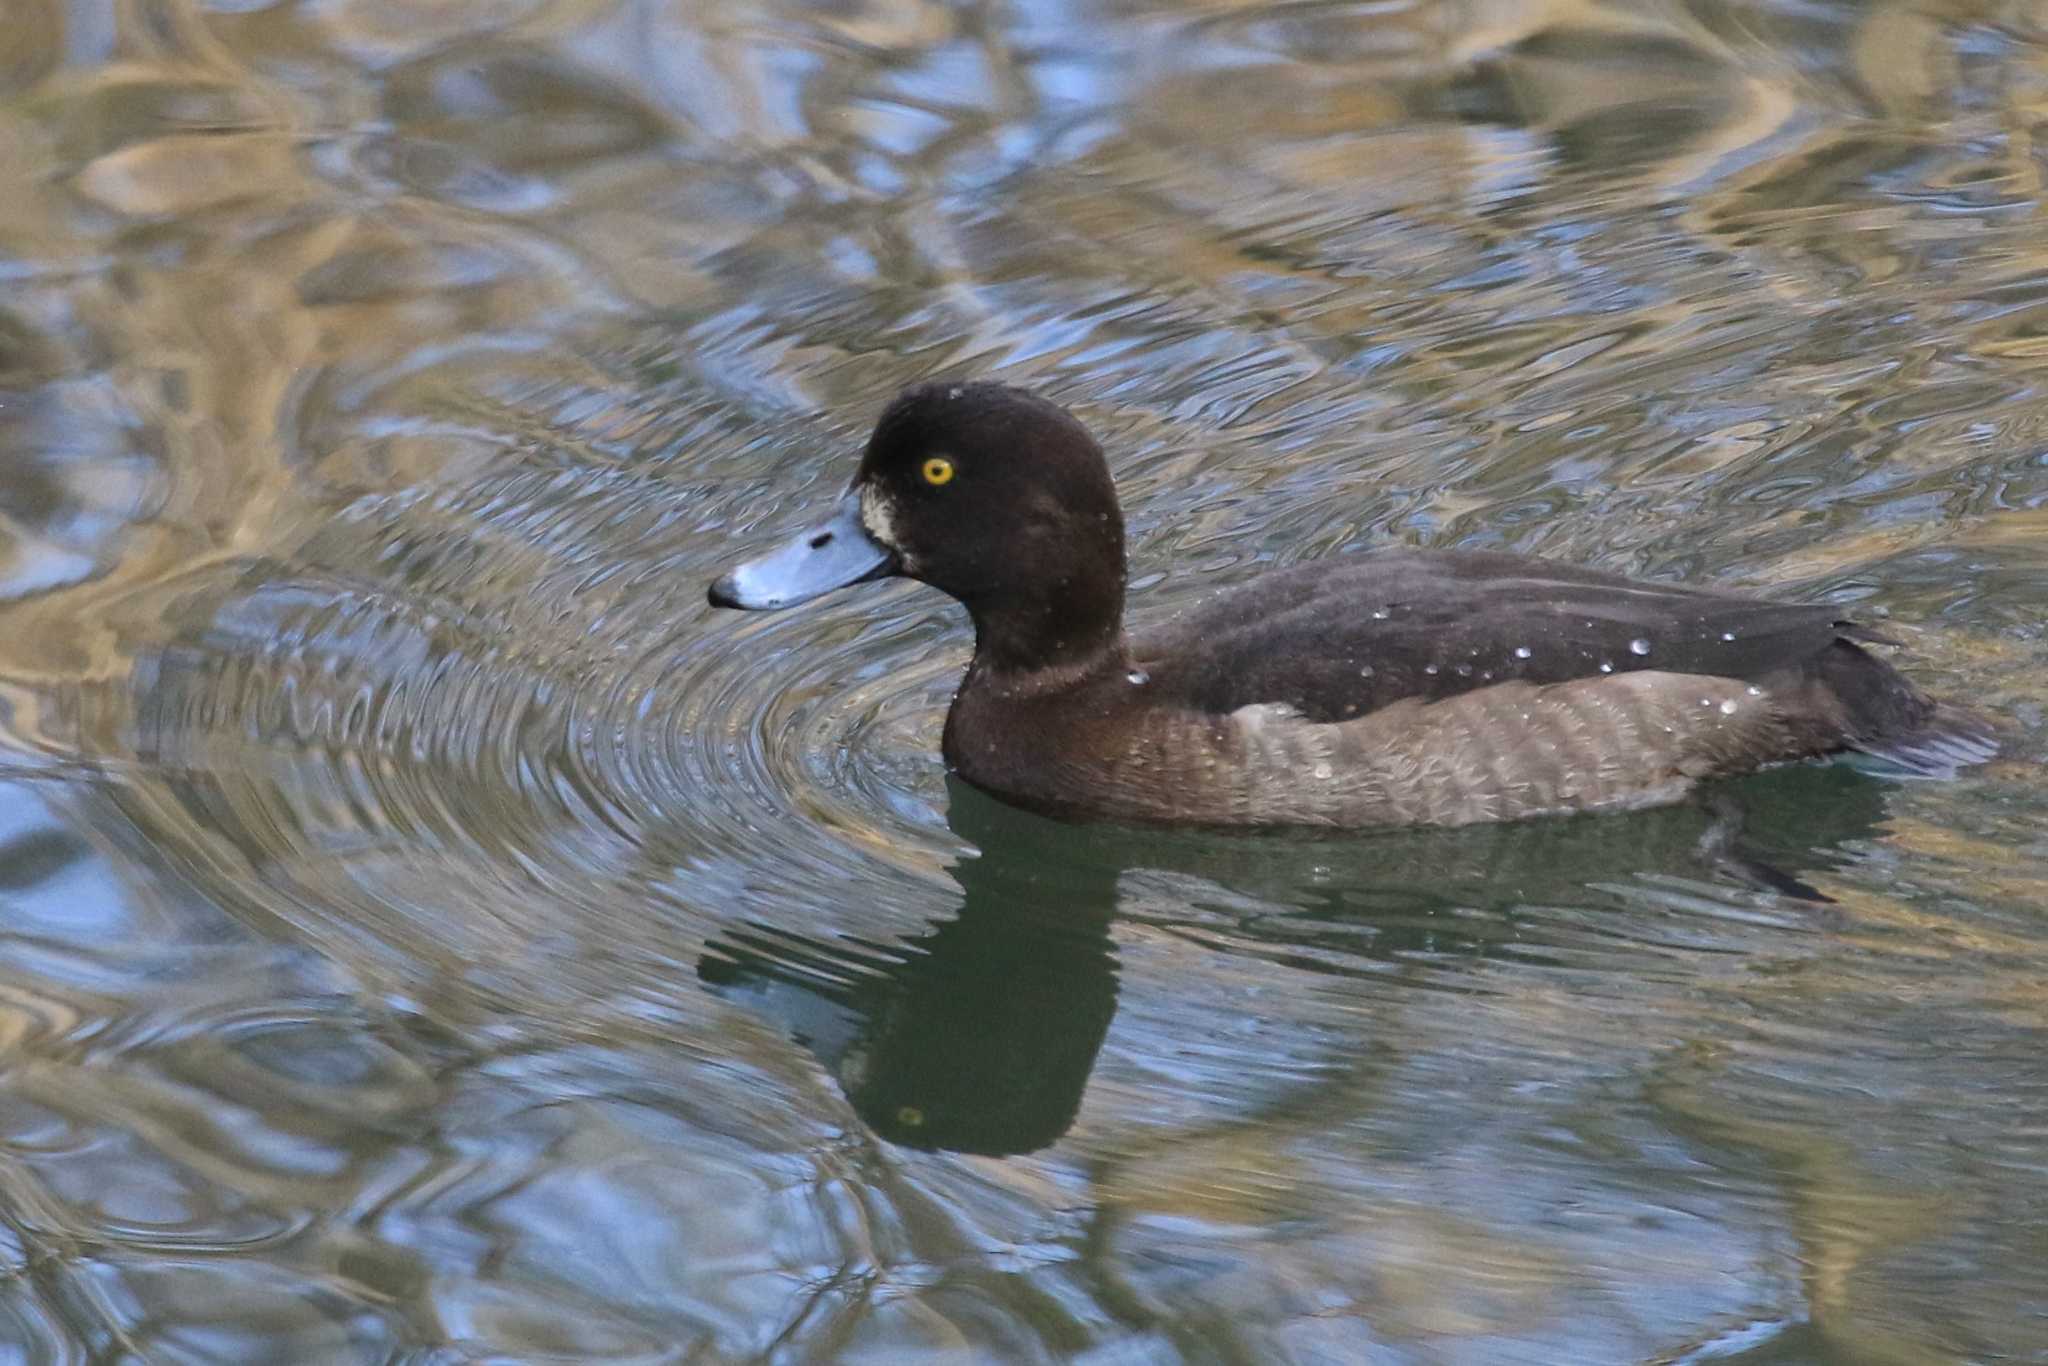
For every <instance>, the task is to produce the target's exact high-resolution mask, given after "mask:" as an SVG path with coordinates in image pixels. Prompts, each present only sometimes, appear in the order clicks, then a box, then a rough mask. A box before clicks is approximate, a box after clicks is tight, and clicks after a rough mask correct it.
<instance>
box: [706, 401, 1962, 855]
mask: <svg viewBox="0 0 2048 1366" xmlns="http://www.w3.org/2000/svg"><path fill="white" fill-rule="evenodd" d="M890 575H903V576H906V577H909V578H913V579H917V580H919V581H921V582H924V583H928V584H930V585H931V586H933V587H934V588H937V589H939V590H940V591H942V592H945V593H947V594H950V595H951V596H952V597H954V598H956V599H958V600H959V602H960V603H961V604H962V605H963V606H965V607H966V608H967V611H968V614H969V615H970V616H971V617H972V618H973V620H974V658H973V661H972V662H971V663H970V664H969V665H968V668H967V676H966V678H965V680H964V681H963V682H962V684H961V686H960V691H959V693H958V694H957V695H956V696H955V698H954V700H953V706H952V710H951V711H950V712H949V713H948V715H947V717H946V730H945V742H944V745H945V755H946V759H947V761H948V762H949V763H950V764H951V765H952V766H953V767H954V768H955V769H956V770H957V771H958V772H959V774H960V775H961V776H962V777H963V778H965V779H967V780H968V781H969V782H971V783H973V784H975V785H976V786H978V787H981V788H983V789H985V790H987V791H989V792H991V793H994V794H995V795H997V796H999V797H1002V798H1005V799H1007V800H1009V801H1012V802H1015V803H1017V804H1020V805H1023V806H1027V807H1030V808H1033V809H1035V810H1040V811H1045V812H1049V813H1052V814H1055V815H1064V816H1069V817H1076V818H1101V819H1110V820H1124V821H1141V822H1165V823H1173V824H1204V825H1342V826H1371V825H1419V824H1437V825H1460V824H1465V823H1468V822H1473V821H1488V820H1511V819H1516V818H1520V817H1525V816H1537V815H1551V814H1559V813H1564V812H1573V811H1599V810H1617V809H1627V808H1636V807H1645V806H1654V805H1658V804H1661V803H1664V802H1670V801H1674V800H1677V799H1678V798H1679V797H1681V796H1683V795H1684V794H1685V793H1686V792H1688V791H1689V790H1691V788H1692V787H1693V786H1694V785H1695V784H1697V783H1698V782H1700V781H1701V780H1702V779H1706V778H1712V777H1716V776H1721V775H1726V774H1734V773H1743V772H1748V771H1750V770H1752V769H1755V768H1758V767H1761V766H1763V765H1766V764H1772V763H1778V762H1782V761H1786V760H1794V759H1803V758H1808V757H1813V756H1818V755H1825V754H1832V753H1837V752H1840V751H1844V750H1855V751H1861V752H1864V753H1867V754H1872V755H1876V756H1880V757H1881V758H1883V759H1886V760H1888V761H1890V762H1891V763H1892V764H1894V765H1897V766H1900V767H1903V768H1905V769H1907V770H1910V771H1914V772H1920V773H1945V772H1951V771H1953V770H1954V768H1955V767H1956V766H1958V765H1961V764H1967V763H1975V762H1980V761H1982V760H1983V759H1986V758H1988V757H1990V755H1991V754H1992V753H1994V752H1995V748H1996V747H1995V744H1994V743H1993V740H1992V734H1991V731H1990V729H1989V728H1988V727H1987V726H1986V725H1985V724H1984V723H1983V722H1982V721H1981V720H1979V719H1978V718H1976V717H1974V716H1972V715H1970V714H1969V713H1967V712H1965V711H1963V710H1961V709H1959V708H1955V707H1952V706H1949V705H1947V704H1944V703H1940V702H1936V701H1935V700H1933V699H1931V698H1929V697H1928V696H1927V695H1926V694H1925V693H1923V692H1921V691H1920V690H1919V689H1918V688H1916V687H1914V686H1913V685H1912V684H1911V683H1909V682H1908V681H1907V680H1906V679H1905V678H1904V677H1902V676H1901V675H1900V674H1899V673H1898V671H1897V670H1895V669H1893V668H1892V667H1891V666H1890V665H1889V664H1887V663H1885V662H1884V661H1882V660H1880V659H1878V658H1876V657H1875V656H1873V655H1872V654H1871V653H1870V652H1869V651H1867V650H1866V649H1864V645H1866V644H1869V643H1872V642H1880V643H1887V644H1889V643H1891V642H1887V641H1884V640H1883V637H1881V636H1878V635H1876V634H1875V633H1873V632H1871V631H1869V630H1867V629H1866V628H1863V627H1860V626H1857V625H1856V624H1854V623H1853V622H1849V621H1845V620H1843V619H1842V617H1841V615H1840V614H1839V612H1838V611H1837V609H1835V608H1833V607H1830V606H1827V605H1825V604H1818V605H1802V604H1790V603H1777V602H1767V601H1763V600H1759V599H1756V598H1748V597H1740V596H1736V595H1734V594H1728V593H1719V592H1714V591H1711V590H1704V589H1695V588H1684V587H1675V586H1671V585H1667V584H1655V583H1641V582H1637V581H1634V580H1631V579H1626V578H1623V577H1621V576H1620V575H1617V574H1608V573H1602V572H1600V571H1598V570H1591V569H1580V568H1577V567H1574V566H1571V565H1565V564H1558V563H1554V562H1550V561H1545V560H1538V559H1529V558H1524V557H1520V556H1514V555H1502V554H1469V553H1455V552H1442V551H1422V550H1405V549H1390V550H1378V551H1369V552H1364V553H1360V554H1355V555H1345V556H1341V557H1338V558H1335V559H1329V560H1322V561H1317V562H1314V563H1310V564H1304V565H1299V566H1296V567H1295V568H1292V569H1286V570H1281V571H1278V572H1275V573H1269V574H1265V575H1263V576H1261V577H1259V578H1256V579H1254V580H1252V581H1251V582H1250V583H1248V584H1245V585H1243V586H1242V587H1239V588H1235V589H1231V590H1228V591H1225V592H1223V593H1221V594H1219V595H1217V596H1215V597H1214V598H1211V599H1210V600H1208V601H1206V602H1203V603H1201V604H1199V605H1197V606H1196V607H1194V608H1192V609H1191V610H1189V611H1188V612H1186V613H1184V614H1182V615H1181V616H1179V617H1178V618H1175V619H1173V620H1171V621H1168V622H1166V623H1164V624H1163V625H1160V626H1158V627H1156V628H1152V629H1149V630H1146V631H1143V632H1141V633H1139V634H1137V635H1135V636H1131V635H1126V634H1125V631H1124V619H1123V613H1124V580H1125V567H1124V525H1123V515H1122V513H1121V511H1120V510H1119V508H1118V506H1117V498H1116V488H1115V485H1114V484H1113V483H1112V482H1111V480H1110V474H1109V466H1108V464H1107V463H1106V462H1105V461H1104V459H1103V455H1102V451H1101V448H1100V447H1099V446H1097V445H1096V443H1095V440H1094V438H1092V437H1091V436H1090V435H1089V434H1088V431H1087V429H1086V428H1084V427H1083V426H1082V425H1081V424H1080V423H1079V422H1078V421H1076V420H1075V419H1074V417H1073V416H1072V415H1071V414H1069V413H1068V412H1066V411H1065V410H1064V409H1062V408H1060V407H1059V406H1057V405H1056V404H1053V403H1050V402H1047V401H1046V400H1044V399H1041V398H1038V397H1036V396H1035V395H1032V394H1029V393H1025V392H1023V391H1021V390H1018V389H1013V388H1010V387H1007V386H1004V385H1000V384H988V383H977V384H949V383H935V384H925V385H920V386H917V387H914V388H912V389H909V390H906V391H905V392H904V393H903V394H902V395H900V396H899V397H898V398H897V399H896V400H895V401H894V402H892V403H891V404H890V405H889V407H888V408H887V410H885V411H884V412H883V414H882V417H881V420H880V421H879V422H878V423H877V424H876V426H875V431H874V435H873V436H872V437H871V438H870V439H869V441H868V446H867V452H866V454H865V456H864V457H863V459H862V460H861V464H860V469H859V471H858V472H857V473H856V474H855V475H854V479H853V483H852V485H851V487H849V488H848V490H847V492H846V494H845V496H844V497H842V498H841V499H840V502H839V506H838V509H837V512H836V513H835V515H834V516H833V517H832V519H831V520H830V521H828V522H826V523H825V524H824V525H823V526H820V527H817V528H815V529H813V530H811V531H807V532H805V533H804V534H803V535H801V536H798V537H796V538H795V539H793V540H791V541H789V542H787V543H786V544H784V545H783V546H782V547H781V548H780V549H777V550H773V551H771V552H769V553H768V554H766V555H763V556H762V557H760V558H759V559H756V560H752V561H749V562H747V563H746V564H743V565H741V566H740V567H739V568H737V569H735V570H733V571H732V572H731V573H729V574H727V575H725V576H724V577H723V578H720V579H719V580H718V581H717V582H716V583H714V584H712V585H711V592H710V599H711V602H712V603H713V604H714V605H716V606H720V607H741V608H754V609H764V608H777V607H787V606H791V605H793V604H795V603H799V602H803V601H806V600H808V599H810V598H813V597H816V596H818V595H819V594H821V593H824V592H826V591H828V590H830V589H833V588H838V587H842V586H844V585H846V584H851V583H860V582H864V581H866V580H869V579H877V578H883V577H886V576H890Z"/></svg>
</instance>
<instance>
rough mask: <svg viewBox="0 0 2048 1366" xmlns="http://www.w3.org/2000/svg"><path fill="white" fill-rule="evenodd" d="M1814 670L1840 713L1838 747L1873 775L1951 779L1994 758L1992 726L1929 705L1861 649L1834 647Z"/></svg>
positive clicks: (1845, 644) (1947, 705) (1951, 708)
mask: <svg viewBox="0 0 2048 1366" xmlns="http://www.w3.org/2000/svg"><path fill="white" fill-rule="evenodd" d="M1866 638H1874V637H1866ZM1817 662H1818V664H1819V669H1818V674H1819V680H1820V681H1821V682H1822V683H1823V684H1824V685H1825V686H1826V688H1827V689H1828V691H1829V692H1830V693H1832V694H1833V695H1834V698H1835V701H1836V702H1837V703H1838V704H1839V705H1840V707H1841V711H1842V731H1843V747H1844V748H1846V749H1848V750H1851V751H1853V752H1854V753H1855V754H1857V755H1859V756H1862V757H1863V758H1865V759H1867V760H1870V761H1872V767H1873V768H1874V771H1876V772H1880V773H1883V774H1886V775H1887V776H1891V777H1899V778H1953V777H1955V776H1956V774H1957V773H1958V772H1959V771H1960V770H1962V769H1965V768H1968V767H1970V766H1971V765H1973V764H1981V763H1983V762H1985V761H1986V760H1988V759H1990V758H1991V757H1993V756H1994V755H1996V754H1997V753H1998V733H1997V731H1995V730H1994V729H1992V726H1991V723H1990V722H1989V721H1987V720H1985V719H1984V718H1983V717H1981V716H1979V715H1977V714H1976V713H1975V712H1973V711H1971V710H1969V709H1968V708H1967V707H1959V706H1957V705H1955V704H1954V703H1952V702H1942V701H1938V700H1936V699H1934V698H1931V697H1929V696H1928V695H1927V694H1925V693H1923V692H1921V691H1920V690H1919V689H1918V688H1916V687H1914V686H1913V685H1912V684H1911V683H1909V682H1908V681H1907V680H1906V678H1905V676H1904V675H1903V674H1901V673H1900V672H1899V671H1898V670H1897V669H1894V668H1893V667H1892V666H1891V665H1889V664H1887V663H1885V662H1884V661H1883V660H1881V659H1879V658H1877V657H1876V656H1875V655H1872V654H1871V653H1870V652H1869V651H1867V650H1865V649H1863V648H1862V647H1860V646H1858V645H1855V644H1852V643H1851V642H1850V641H1848V640H1846V639H1837V640H1836V641H1835V643H1834V645H1833V646H1832V647H1831V648H1829V649H1828V650H1826V651H1825V652H1823V653H1822V655H1821V656H1820V658H1819V660H1818V661H1817Z"/></svg>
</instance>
